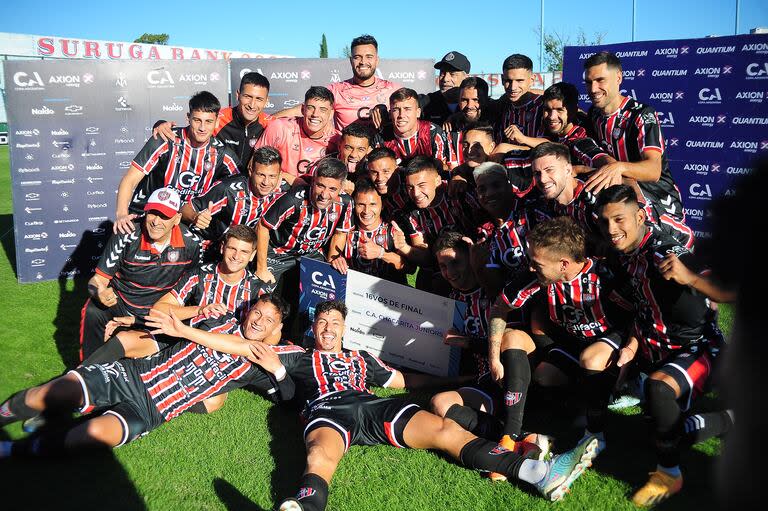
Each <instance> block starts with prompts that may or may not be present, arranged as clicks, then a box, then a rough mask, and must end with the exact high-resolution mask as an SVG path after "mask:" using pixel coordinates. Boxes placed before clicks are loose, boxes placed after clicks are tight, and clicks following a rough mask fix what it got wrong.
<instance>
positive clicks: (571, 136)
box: [546, 124, 607, 165]
mask: <svg viewBox="0 0 768 511" xmlns="http://www.w3.org/2000/svg"><path fill="white" fill-rule="evenodd" d="M546 138H548V139H549V140H551V141H553V142H558V143H560V144H563V145H565V146H567V147H568V149H570V151H571V163H572V164H574V165H589V164H590V163H591V162H590V159H589V158H586V159H585V158H584V155H585V154H589V155H592V156H591V158H592V159H597V158H599V157H601V156H606V155H607V153H606V152H605V151H603V150H602V149H600V146H598V145H597V142H595V140H594V139H592V138H590V137H589V136H587V130H586V129H584V127H583V126H579V125H578V124H573V125H572V126H571V129H569V130H568V132H567V133H564V134H563V135H560V136H556V137H555V136H551V135H549V136H546Z"/></svg>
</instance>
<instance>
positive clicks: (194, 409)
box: [187, 401, 208, 415]
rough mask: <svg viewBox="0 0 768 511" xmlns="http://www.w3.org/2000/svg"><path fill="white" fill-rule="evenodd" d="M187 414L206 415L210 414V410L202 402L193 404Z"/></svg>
mask: <svg viewBox="0 0 768 511" xmlns="http://www.w3.org/2000/svg"><path fill="white" fill-rule="evenodd" d="M187 412H189V413H198V414H200V415H204V414H206V413H208V409H207V408H206V407H205V403H204V402H202V401H198V402H197V403H195V404H193V405H192V406H190V407H189V408H187Z"/></svg>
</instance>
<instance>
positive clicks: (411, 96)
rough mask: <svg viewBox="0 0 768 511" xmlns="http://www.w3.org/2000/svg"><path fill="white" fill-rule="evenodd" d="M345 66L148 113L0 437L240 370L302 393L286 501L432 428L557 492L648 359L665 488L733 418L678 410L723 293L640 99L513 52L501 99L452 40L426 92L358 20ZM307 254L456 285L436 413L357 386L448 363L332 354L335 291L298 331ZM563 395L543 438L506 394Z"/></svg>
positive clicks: (65, 441) (21, 448)
mask: <svg viewBox="0 0 768 511" xmlns="http://www.w3.org/2000/svg"><path fill="white" fill-rule="evenodd" d="M350 64H351V66H352V73H353V77H352V78H350V79H349V80H346V81H343V82H338V83H332V84H330V85H328V86H327V87H323V86H313V87H310V88H309V90H308V91H307V92H306V95H305V98H304V103H303V104H302V105H300V106H297V107H294V108H291V109H288V110H284V111H281V112H278V113H277V114H275V115H273V116H269V115H266V114H265V113H264V112H263V108H264V106H265V105H266V104H267V103H268V94H269V86H270V84H269V81H268V80H267V79H266V78H265V77H264V76H262V75H261V74H258V73H253V72H251V73H247V74H245V75H244V76H243V77H242V80H241V83H240V85H239V89H238V91H237V93H236V98H237V104H236V105H235V106H234V107H228V108H221V106H220V103H219V101H218V100H217V98H216V97H215V96H213V95H212V94H211V93H209V92H199V93H197V94H196V95H194V96H193V97H192V98H191V99H190V102H189V112H188V120H189V125H188V126H186V127H183V128H182V127H175V126H174V125H173V124H172V123H169V122H165V121H158V123H157V124H156V125H155V128H154V131H153V136H152V137H151V138H150V139H149V140H148V141H147V142H146V144H145V145H144V147H143V148H142V150H141V151H140V152H139V153H138V154H137V155H136V157H135V158H134V160H133V163H132V166H131V168H130V169H129V170H128V171H127V172H126V174H125V175H124V176H123V178H122V180H121V182H120V185H119V188H118V193H117V208H116V217H115V221H114V234H113V236H112V237H111V239H110V240H109V242H108V243H107V244H106V247H105V250H104V253H103V254H102V257H101V259H100V261H99V263H98V266H97V268H96V272H95V274H94V275H93V277H92V278H91V279H90V281H89V283H88V289H89V292H90V298H89V299H88V301H87V302H86V304H85V306H84V307H83V312H82V319H81V321H82V324H81V339H80V346H81V364H80V365H79V366H78V367H77V368H75V369H73V370H71V371H68V372H67V373H65V374H64V375H63V376H60V377H58V378H55V379H53V380H51V381H49V382H47V383H45V384H43V385H40V386H37V387H33V388H29V389H26V390H22V391H20V392H18V393H16V394H14V395H12V396H11V397H10V398H8V399H7V400H6V401H4V402H3V403H2V404H1V405H0V426H5V425H7V424H11V423H14V422H17V421H24V423H23V428H24V430H25V431H26V432H28V433H29V435H28V436H26V437H24V438H22V439H20V440H16V441H3V442H0V457H15V456H51V455H58V454H62V453H68V452H73V451H79V450H82V449H86V448H98V447H117V446H120V445H123V444H125V443H126V442H130V441H132V440H135V439H137V438H139V437H141V436H143V435H145V434H146V433H148V432H149V431H151V430H152V429H154V428H156V427H158V426H159V425H161V424H162V423H164V422H166V421H169V420H171V419H173V418H174V417H176V416H178V415H179V414H181V413H184V412H193V413H211V412H213V411H215V410H217V409H219V408H220V407H222V406H223V405H224V404H225V400H226V396H227V392H229V391H231V390H233V389H236V388H240V387H244V386H249V387H251V388H254V389H256V390H258V391H260V392H261V393H263V395H264V396H265V397H267V398H268V399H271V400H272V401H274V402H275V403H280V402H285V401H289V400H291V399H293V398H294V395H296V399H297V400H300V402H301V403H303V404H304V407H303V411H302V412H301V418H302V420H303V423H304V424H305V428H304V442H305V445H306V451H307V458H306V460H307V462H306V463H307V464H306V469H305V471H304V475H303V477H302V479H301V481H300V482H299V484H298V491H297V493H296V494H295V495H294V496H290V497H288V498H286V499H285V500H284V501H282V502H281V503H279V505H278V508H279V509H280V510H283V511H288V510H296V509H305V510H321V509H324V508H325V506H326V503H327V500H328V486H329V483H330V481H331V478H332V476H333V474H334V472H335V470H336V468H337V466H338V463H339V462H340V460H341V458H342V457H343V455H344V453H345V452H346V450H347V449H348V448H349V447H350V446H351V445H373V444H391V445H393V446H396V447H409V448H415V449H436V450H439V451H442V452H444V453H446V454H447V455H449V456H450V457H452V458H454V459H455V460H456V461H457V462H458V463H460V464H462V465H464V466H466V467H469V468H472V469H477V470H481V471H483V472H487V473H488V474H489V477H490V479H491V480H494V481H498V480H506V479H509V480H510V481H515V482H523V483H525V484H527V485H530V487H532V488H534V489H535V490H537V491H539V492H540V493H541V494H542V495H543V496H544V497H545V498H547V499H549V500H559V499H561V498H562V497H563V496H564V494H565V493H566V492H567V491H568V490H569V488H570V486H571V484H572V483H573V482H574V480H576V478H577V477H578V476H579V475H580V474H581V473H583V471H584V470H585V469H586V468H587V467H589V466H590V465H591V462H592V459H593V458H594V457H595V456H597V455H598V454H599V453H600V451H602V450H603V449H604V448H605V447H606V436H605V434H604V428H605V423H606V415H607V410H608V404H609V402H610V400H611V399H612V396H615V394H616V389H618V388H619V386H620V385H621V384H622V382H624V381H626V380H627V379H633V378H639V376H638V375H640V374H642V375H643V376H644V380H643V381H644V383H643V385H642V387H643V391H644V392H643V395H644V399H643V404H642V406H643V408H644V411H645V414H646V415H647V416H648V418H649V420H650V423H651V424H652V435H653V438H652V441H653V442H654V445H655V449H656V456H657V460H658V466H657V467H656V469H655V470H654V471H653V472H652V473H651V475H650V478H649V480H648V482H647V483H646V484H644V485H643V486H641V487H640V488H639V489H638V490H637V491H636V493H634V495H633V496H632V500H633V502H634V503H635V504H637V505H639V506H644V507H650V506H653V505H655V504H657V503H659V502H661V501H663V500H665V499H666V498H668V497H670V496H671V495H673V494H675V493H677V492H679V491H680V490H681V488H682V483H683V477H682V475H681V471H680V468H679V462H680V455H681V451H682V450H683V449H685V448H686V447H687V446H690V445H691V444H692V443H695V442H698V441H701V440H704V439H706V438H709V437H712V436H716V435H722V434H724V433H725V432H727V431H728V430H729V429H730V428H731V427H732V425H733V416H732V413H730V412H729V411H727V410H724V411H718V412H709V413H702V414H697V415H695V416H692V417H687V411H688V410H689V408H690V407H691V404H692V402H693V400H694V399H696V397H697V396H699V395H700V394H701V393H702V392H703V391H705V389H707V388H708V387H707V386H708V383H709V381H710V379H711V375H712V364H713V361H714V359H715V357H716V355H717V354H718V352H719V351H720V349H721V348H722V342H723V341H722V335H721V334H720V332H719V330H718V328H717V316H716V311H717V305H716V304H717V302H728V301H732V300H733V299H734V297H733V293H731V292H729V291H728V290H726V289H723V288H722V287H721V286H718V285H717V283H715V282H713V281H712V280H711V279H710V278H709V277H708V276H707V273H706V271H705V269H704V268H702V267H701V264H700V263H699V262H698V261H697V257H696V256H695V255H694V253H693V252H692V247H693V242H694V239H693V234H692V231H691V229H690V228H688V226H686V224H685V218H684V215H683V207H682V203H681V199H680V195H679V192H678V190H677V188H676V186H675V183H674V180H673V178H672V175H671V174H670V171H669V168H668V165H667V161H666V157H665V148H664V141H663V137H662V134H661V129H660V126H659V121H658V117H657V115H656V112H655V110H654V109H653V108H652V107H651V106H648V105H644V104H641V103H639V102H638V101H636V100H634V99H632V98H629V97H625V96H622V95H621V93H620V85H621V77H622V74H621V63H620V61H619V59H618V58H617V57H616V56H615V55H613V54H610V53H606V52H601V53H597V54H595V55H594V56H592V57H591V58H589V59H588V60H587V61H586V62H585V82H586V88H587V91H588V93H589V96H590V98H591V100H592V107H591V109H590V111H589V112H588V113H584V112H580V111H579V110H578V106H577V99H578V93H577V90H576V87H575V86H574V85H572V84H567V83H559V84H555V85H552V86H551V87H549V88H548V89H546V90H545V91H544V92H543V94H541V93H537V92H534V91H531V87H532V85H533V75H532V62H531V60H530V59H529V58H528V57H526V56H524V55H519V54H515V55H511V56H509V57H508V58H506V59H505V60H504V62H503V65H502V73H503V75H502V77H503V85H504V88H505V91H506V94H505V95H504V96H503V97H502V98H500V99H498V100H493V99H490V98H489V97H488V85H487V83H486V82H484V81H483V80H482V79H480V78H475V77H469V76H468V73H469V71H470V63H469V61H468V60H467V58H466V57H465V56H464V55H462V54H461V53H459V52H457V51H453V52H450V53H448V54H446V55H445V56H444V57H443V59H441V60H440V61H439V62H438V63H437V64H436V65H435V68H436V69H438V70H439V73H440V74H439V86H440V90H438V91H436V92H433V93H430V94H427V95H419V94H417V93H416V92H415V91H413V90H411V89H408V88H402V87H400V86H399V85H397V84H394V83H392V82H389V81H387V80H384V79H381V78H378V77H377V76H376V74H375V71H376V68H377V65H378V44H377V42H376V40H375V39H374V38H373V37H371V36H368V35H364V36H360V37H358V38H356V39H354V40H353V41H352V44H351V57H350ZM301 257H310V258H315V259H319V260H324V261H328V262H330V263H331V265H332V266H333V267H334V268H335V269H336V270H338V271H339V272H341V273H345V272H346V271H347V270H348V269H353V270H357V271H362V272H366V273H369V274H372V275H376V276H379V277H381V278H385V279H388V280H392V281H395V282H400V283H406V275H407V274H409V273H413V272H414V271H415V270H417V269H418V273H417V278H416V287H418V288H420V289H424V290H427V291H430V292H433V293H436V294H442V295H446V296H450V297H452V298H454V299H456V300H459V301H463V302H465V303H466V305H467V309H466V310H467V312H466V318H465V321H464V330H463V331H454V330H450V331H449V332H448V333H447V334H446V336H445V342H446V343H448V344H452V345H455V346H460V347H461V348H462V349H463V352H464V353H465V354H466V356H465V357H464V358H465V359H466V360H470V361H471V363H470V364H465V366H466V367H465V370H467V371H471V372H472V374H473V375H474V376H473V377H472V378H471V379H470V378H465V380H466V382H468V383H467V384H466V385H465V386H463V387H460V388H455V387H454V388H449V390H444V389H443V391H442V392H440V393H438V394H436V395H434V396H433V397H432V400H431V403H430V408H431V409H430V410H426V409H424V408H423V407H421V406H419V405H418V404H416V403H414V402H413V401H411V400H409V399H408V398H407V397H397V398H388V399H382V398H378V397H376V396H374V395H373V394H372V393H371V391H370V388H371V387H372V386H382V387H393V388H409V389H411V388H418V387H425V386H429V385H435V384H437V385H439V384H441V383H443V384H444V383H445V382H439V381H437V382H436V381H434V380H435V379H434V378H430V377H426V376H424V375H418V374H408V373H403V372H401V371H398V370H396V369H394V368H392V367H389V366H388V365H387V364H386V363H384V362H383V361H381V360H379V359H378V358H377V357H375V356H373V355H371V354H369V353H367V352H365V351H352V350H346V349H344V348H343V335H344V323H345V318H346V314H347V309H346V306H345V304H344V303H343V302H341V301H327V302H323V303H321V304H319V305H318V306H317V307H316V308H315V309H314V311H313V319H312V322H311V334H312V335H308V336H306V337H305V336H304V335H303V332H304V330H305V328H306V327H307V325H306V324H305V320H304V317H303V316H301V315H299V314H298V312H297V305H298V297H299V264H298V261H299V259H300V258H301ZM305 339H306V340H305ZM291 341H293V342H291ZM443 387H444V388H445V385H443ZM568 392H570V393H572V394H573V393H576V394H578V395H579V396H581V397H582V401H581V403H582V405H583V408H584V410H585V417H586V428H585V431H584V435H583V438H582V439H581V440H580V441H579V442H578V443H577V444H576V445H575V447H574V448H573V449H571V450H567V451H565V452H561V453H559V454H554V455H553V454H551V453H550V452H549V451H550V447H551V439H550V438H549V437H548V436H546V435H544V434H540V433H535V432H531V431H526V430H524V429H523V424H524V410H525V407H526V402H527V401H529V400H528V399H527V398H528V397H529V393H530V394H531V400H530V401H535V400H537V399H542V400H546V399H549V398H550V396H552V395H559V394H560V393H568ZM550 410H551V412H550V413H556V412H555V410H556V407H552V408H550ZM73 412H79V414H80V415H79V416H77V417H73ZM224 413H225V412H224ZM613 434H615V435H620V434H621V433H620V432H619V431H616V432H613Z"/></svg>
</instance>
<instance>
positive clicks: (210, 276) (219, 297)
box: [171, 263, 267, 334]
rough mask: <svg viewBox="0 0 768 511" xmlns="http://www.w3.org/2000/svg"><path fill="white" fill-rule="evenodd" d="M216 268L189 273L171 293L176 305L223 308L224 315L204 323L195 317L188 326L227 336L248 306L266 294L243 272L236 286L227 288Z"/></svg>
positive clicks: (247, 273)
mask: <svg viewBox="0 0 768 511" xmlns="http://www.w3.org/2000/svg"><path fill="white" fill-rule="evenodd" d="M220 264H221V263H219V264H206V265H203V266H199V267H197V268H195V269H193V270H190V271H189V272H187V273H186V274H185V275H184V276H183V277H182V278H181V279H180V280H179V282H178V283H177V284H176V285H175V286H174V288H173V290H172V291H171V293H172V294H173V296H174V297H175V298H176V300H178V302H179V305H197V306H198V307H204V306H206V305H210V304H213V303H222V304H224V305H226V307H227V313H226V314H223V315H221V316H219V317H215V318H214V317H211V318H207V319H206V317H205V316H204V315H199V316H195V317H193V318H191V319H190V320H189V324H190V326H193V327H195V328H199V329H201V330H207V331H209V332H218V333H225V334H231V333H234V332H235V331H236V330H238V329H239V328H240V323H242V321H243V320H244V319H245V314H246V313H247V312H248V309H249V308H250V306H251V305H252V304H253V303H254V302H255V301H256V299H257V298H258V297H259V296H261V295H263V294H264V293H266V292H267V288H266V287H265V286H264V283H263V282H262V281H261V279H259V278H258V277H256V276H255V275H254V274H253V273H251V272H250V271H249V270H248V269H245V270H243V276H242V278H241V279H240V280H239V281H238V282H236V283H234V284H227V283H226V282H225V281H224V279H223V278H222V277H221V273H220V272H219V265H220Z"/></svg>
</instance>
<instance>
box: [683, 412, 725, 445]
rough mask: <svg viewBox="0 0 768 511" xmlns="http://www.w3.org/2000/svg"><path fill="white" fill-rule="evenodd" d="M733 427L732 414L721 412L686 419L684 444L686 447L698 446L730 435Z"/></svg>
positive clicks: (699, 414) (701, 414) (700, 414)
mask: <svg viewBox="0 0 768 511" xmlns="http://www.w3.org/2000/svg"><path fill="white" fill-rule="evenodd" d="M732 427H733V418H732V417H731V414H730V413H728V412H727V411H725V410H723V411H720V412H709V413H697V414H696V415H691V416H690V417H688V418H687V419H685V433H683V439H682V443H683V444H684V445H686V446H689V445H693V444H697V443H699V442H703V441H704V440H708V439H710V438H712V437H715V436H720V435H724V434H725V433H728V432H729V431H730V430H731V428H732Z"/></svg>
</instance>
